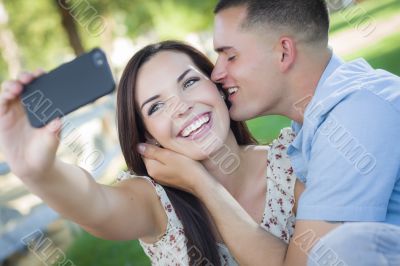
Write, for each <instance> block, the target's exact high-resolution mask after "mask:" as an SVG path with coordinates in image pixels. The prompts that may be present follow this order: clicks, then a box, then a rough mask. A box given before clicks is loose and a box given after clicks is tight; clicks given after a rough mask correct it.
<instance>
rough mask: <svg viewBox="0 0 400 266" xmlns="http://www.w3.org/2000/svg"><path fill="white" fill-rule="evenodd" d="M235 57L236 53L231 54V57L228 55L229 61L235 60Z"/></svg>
mask: <svg viewBox="0 0 400 266" xmlns="http://www.w3.org/2000/svg"><path fill="white" fill-rule="evenodd" d="M235 58H236V55H232V56H229V57H228V61H232V60H234V59H235Z"/></svg>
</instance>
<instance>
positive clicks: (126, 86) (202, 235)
mask: <svg viewBox="0 0 400 266" xmlns="http://www.w3.org/2000/svg"><path fill="white" fill-rule="evenodd" d="M160 51H174V52H179V53H184V54H186V55H188V56H189V57H190V58H191V60H192V61H193V63H194V64H195V65H196V66H197V67H198V68H199V69H200V70H201V71H202V72H203V73H204V74H205V75H206V76H208V77H210V76H211V72H212V69H213V67H214V66H213V64H212V63H211V62H210V60H209V59H208V58H207V57H206V56H205V55H203V54H202V53H201V52H199V51H198V50H196V49H195V48H193V47H191V46H189V45H187V44H184V43H181V42H178V41H164V42H160V43H157V44H152V45H148V46H146V47H144V48H143V49H141V50H140V51H139V52H137V53H136V54H135V55H134V56H133V57H132V58H131V60H130V61H129V62H128V64H127V66H126V67H125V70H124V72H123V74H122V77H121V80H120V83H119V87H118V91H117V120H118V121H117V124H118V136H119V141H120V145H121V149H122V153H123V155H124V158H125V162H126V164H127V167H128V169H129V170H130V171H132V172H134V173H135V174H137V175H147V176H148V173H147V170H146V167H145V164H144V162H143V159H142V157H141V155H140V154H139V153H138V152H137V150H136V146H137V144H139V143H143V142H145V141H146V138H145V132H146V129H145V126H144V124H143V121H142V119H141V117H140V114H139V111H138V106H137V105H136V103H135V90H136V84H137V76H138V71H139V69H140V67H141V66H142V65H143V64H144V63H145V62H147V61H148V60H150V59H151V58H152V57H153V56H154V55H155V54H156V53H158V52H160ZM219 89H221V88H219ZM227 104H228V105H229V103H228V102H227ZM230 127H231V130H232V131H233V134H234V135H235V137H236V140H237V143H238V144H239V145H248V144H255V143H256V141H255V139H254V138H253V137H252V136H251V134H250V133H249V131H248V129H247V127H246V125H245V123H243V122H236V121H232V120H231V125H230ZM164 189H165V191H166V193H167V195H168V197H169V199H170V200H171V203H172V205H173V206H174V209H175V211H176V213H177V215H178V217H179V219H180V220H181V222H182V224H183V227H184V231H185V236H186V238H187V240H188V242H187V244H186V245H187V248H188V250H189V249H190V248H191V247H195V248H196V249H197V250H198V251H199V252H200V254H201V255H202V258H206V259H207V260H208V261H209V262H211V263H212V264H213V265H220V264H221V263H220V259H219V255H218V249H217V245H216V239H215V235H214V234H213V233H212V229H211V228H212V227H211V222H210V220H209V219H208V216H207V214H206V211H205V210H204V208H203V206H202V204H201V203H200V201H199V200H198V199H197V198H196V197H195V196H193V195H192V194H190V193H187V192H184V191H182V190H178V189H174V188H171V187H164ZM189 245H190V246H189ZM194 263H195V262H193V261H191V262H190V264H191V265H192V264H194Z"/></svg>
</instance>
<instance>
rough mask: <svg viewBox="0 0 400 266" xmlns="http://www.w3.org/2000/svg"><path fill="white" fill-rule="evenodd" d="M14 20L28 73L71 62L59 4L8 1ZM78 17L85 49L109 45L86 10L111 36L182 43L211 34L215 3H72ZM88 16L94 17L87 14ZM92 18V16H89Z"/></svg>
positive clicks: (2, 69) (2, 72) (0, 67)
mask: <svg viewBox="0 0 400 266" xmlns="http://www.w3.org/2000/svg"><path fill="white" fill-rule="evenodd" d="M3 2H4V5H5V8H6V10H7V12H8V16H9V24H8V26H9V28H10V29H11V30H12V32H13V33H14V36H15V39H16V42H17V43H18V48H19V50H20V53H21V62H22V66H23V68H24V69H35V68H37V67H38V66H41V67H43V68H45V69H51V68H54V67H56V66H57V65H59V64H60V63H61V62H64V61H66V60H68V59H70V58H71V57H72V56H73V51H72V49H71V47H70V45H69V43H68V39H67V37H66V33H65V32H64V30H63V28H62V24H61V16H60V14H59V11H58V10H57V5H58V4H59V2H58V0H35V1H25V0H12V1H3ZM67 2H68V3H69V4H70V5H71V6H72V7H74V8H73V9H71V12H72V13H74V14H75V15H76V16H77V17H78V18H82V19H81V21H80V19H77V21H76V23H77V29H78V31H79V33H80V37H81V39H82V43H83V45H84V47H85V48H86V50H89V49H91V48H92V47H94V46H100V47H102V46H105V45H109V43H106V42H110V39H105V36H103V34H100V35H99V36H94V35H93V34H88V32H87V27H86V25H85V24H86V22H88V21H87V20H85V10H86V11H87V8H88V7H90V8H94V10H92V11H95V12H96V15H98V16H101V18H102V19H103V20H104V21H105V25H106V26H107V27H111V31H112V32H111V38H115V37H117V36H123V37H127V38H130V39H132V40H134V39H135V38H137V37H139V36H140V35H142V34H147V33H149V32H151V33H153V34H155V35H156V36H157V37H158V38H160V39H166V38H177V39H181V38H183V37H184V36H185V35H186V34H188V33H190V32H198V31H204V30H209V29H210V27H211V25H212V20H213V18H212V16H204V14H212V9H213V6H214V3H213V1H196V0H163V1H159V0H130V1H128V0H113V1H107V0H69V1H67ZM86 14H90V12H89V11H87V13H86ZM86 19H87V17H86ZM6 78H9V77H8V72H7V67H6V64H5V62H4V59H3V58H1V57H0V79H1V80H4V79H6Z"/></svg>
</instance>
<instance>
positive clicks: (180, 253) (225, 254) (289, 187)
mask: <svg viewBox="0 0 400 266" xmlns="http://www.w3.org/2000/svg"><path fill="white" fill-rule="evenodd" d="M294 137H295V134H294V133H293V131H292V129H291V128H284V129H282V130H281V133H280V135H279V137H278V138H277V139H276V140H274V141H273V142H272V143H271V144H269V145H268V147H267V148H268V149H267V150H268V158H267V162H268V166H267V173H266V182H267V193H266V199H265V200H266V204H265V209H264V215H263V219H262V223H261V226H262V227H263V228H264V229H265V230H266V231H268V232H270V233H271V234H273V235H274V236H276V237H278V238H280V239H282V240H283V241H285V242H286V243H289V240H290V238H291V237H292V235H293V232H294V224H295V216H294V213H293V212H292V209H293V206H294V203H295V198H294V186H295V182H296V176H295V175H294V173H293V169H292V167H291V163H290V160H289V158H288V155H287V154H286V150H287V147H288V146H289V144H290V143H291V142H292V141H293V139H294ZM129 178H144V179H146V180H148V181H149V182H150V183H151V185H152V186H153V187H154V189H155V191H156V193H157V195H158V197H159V199H160V202H161V204H162V206H163V207H164V209H165V212H166V214H167V218H168V224H167V229H166V231H165V233H164V234H163V235H162V236H161V237H160V238H159V239H158V240H157V242H155V243H152V244H149V243H145V242H143V241H142V240H139V242H140V244H141V246H142V247H143V249H144V251H145V253H146V254H147V256H148V257H149V258H150V260H151V263H152V265H163V266H164V265H168V266H170V265H176V266H186V265H189V258H192V259H193V258H198V261H196V264H199V265H202V264H203V261H201V259H202V258H203V256H201V254H198V253H199V251H198V250H196V248H195V247H193V248H191V247H189V249H188V248H187V245H186V242H187V239H186V237H185V234H184V228H183V225H182V223H181V221H180V220H179V218H178V216H177V214H176V213H175V210H174V207H173V206H172V204H171V202H170V200H169V198H168V196H167V194H166V192H165V190H164V188H163V187H162V186H161V185H160V184H158V183H156V182H155V181H154V180H153V179H151V178H150V177H147V176H136V175H133V174H131V173H129V172H122V173H121V174H120V175H119V177H118V181H122V180H125V179H129ZM217 246H218V249H219V254H220V259H221V265H224V266H225V265H229V266H231V265H238V264H237V262H236V261H235V259H234V258H233V256H232V255H231V254H230V252H229V250H228V248H227V247H226V246H225V245H224V244H222V243H217ZM204 262H206V261H204Z"/></svg>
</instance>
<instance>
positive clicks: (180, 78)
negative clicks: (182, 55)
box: [176, 68, 191, 83]
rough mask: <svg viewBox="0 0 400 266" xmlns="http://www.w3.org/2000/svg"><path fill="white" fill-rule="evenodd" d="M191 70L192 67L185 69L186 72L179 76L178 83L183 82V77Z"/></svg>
mask: <svg viewBox="0 0 400 266" xmlns="http://www.w3.org/2000/svg"><path fill="white" fill-rule="evenodd" d="M190 70H191V69H190V68H189V69H187V70H185V72H183V73H182V74H181V75H180V76H179V77H178V78H177V80H176V82H177V83H179V82H181V81H182V79H183V78H184V77H185V76H186V74H187V73H189V72H190Z"/></svg>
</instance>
